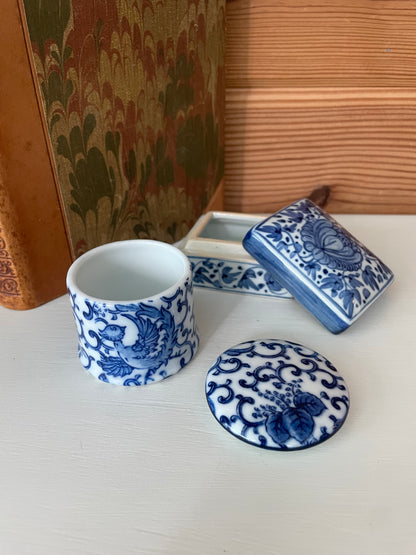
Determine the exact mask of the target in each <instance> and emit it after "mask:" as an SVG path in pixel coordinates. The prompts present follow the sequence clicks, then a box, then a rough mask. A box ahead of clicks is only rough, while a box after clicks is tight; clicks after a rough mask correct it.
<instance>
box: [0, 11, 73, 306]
mask: <svg viewBox="0 0 416 555" xmlns="http://www.w3.org/2000/svg"><path fill="white" fill-rule="evenodd" d="M2 16H3V17H2V18H1V19H0V80H1V82H0V89H1V94H0V305H2V306H4V307H7V308H12V309H18V310H22V309H29V308H34V307H36V306H38V305H40V304H43V303H45V302H47V301H49V300H51V299H53V298H55V297H57V296H59V295H61V294H63V293H65V291H66V286H65V275H66V271H67V269H68V267H69V265H70V263H71V259H72V258H71V253H70V249H69V244H68V240H67V236H66V229H65V220H64V217H63V215H62V212H61V208H60V202H59V197H58V193H57V189H56V183H55V178H54V173H53V169H52V164H51V160H50V156H49V152H48V147H47V140H46V137H45V133H44V129H43V127H42V120H41V115H40V111H39V104H38V101H37V97H36V91H35V88H34V82H33V78H32V72H31V66H30V63H29V58H28V52H27V48H26V40H25V33H24V29H23V26H22V22H21V17H20V12H19V7H18V5H17V3H16V2H6V3H5V4H4V6H2ZM10 45H13V55H12V56H11V55H10Z"/></svg>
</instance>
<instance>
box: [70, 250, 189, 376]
mask: <svg viewBox="0 0 416 555" xmlns="http://www.w3.org/2000/svg"><path fill="white" fill-rule="evenodd" d="M67 287H68V293H69V296H70V300H71V304H72V310H73V314H74V317H75V323H76V327H77V331H78V355H79V358H80V361H81V363H82V365H83V366H84V368H86V369H87V370H88V372H90V373H91V374H92V375H93V376H95V377H96V378H98V379H100V380H102V381H104V382H109V383H113V384H117V385H129V386H130V385H144V384H149V383H154V382H158V381H160V380H163V379H164V378H167V377H169V376H171V375H173V374H175V373H176V372H178V371H179V370H181V369H182V368H183V367H184V366H185V365H186V364H188V363H189V362H190V361H191V360H192V358H193V356H194V355H195V353H196V351H197V349H198V344H199V338H198V331H197V327H196V323H195V317H194V311H193V291H192V274H191V266H190V262H189V260H188V258H187V257H186V256H185V255H184V254H183V253H182V252H181V251H180V250H179V249H177V248H176V247H174V246H172V245H168V244H166V243H162V242H159V241H152V240H143V239H138V240H127V241H118V242H114V243H108V244H106V245H102V246H100V247H97V248H95V249H92V250H90V251H88V252H86V253H85V254H83V255H82V256H81V257H80V258H78V259H77V260H75V262H74V263H73V264H72V266H71V267H70V269H69V271H68V275H67Z"/></svg>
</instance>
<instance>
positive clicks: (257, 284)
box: [189, 256, 292, 298]
mask: <svg viewBox="0 0 416 555" xmlns="http://www.w3.org/2000/svg"><path fill="white" fill-rule="evenodd" d="M189 260H190V261H191V265H192V271H193V280H194V284H195V286H199V287H206V288H208V289H222V290H224V291H231V292H233V293H249V294H252V295H265V296H268V297H282V298H292V295H291V294H290V293H289V292H288V291H287V290H286V289H284V287H282V286H281V285H280V283H278V282H277V281H276V280H275V279H274V278H273V276H272V275H271V274H270V273H269V272H267V271H266V270H265V269H264V268H263V267H262V266H260V264H257V263H256V262H241V261H236V260H228V259H222V258H209V257H203V256H189Z"/></svg>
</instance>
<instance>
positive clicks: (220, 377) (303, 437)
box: [206, 339, 350, 451]
mask: <svg viewBox="0 0 416 555" xmlns="http://www.w3.org/2000/svg"><path fill="white" fill-rule="evenodd" d="M206 396H207V400H208V404H209V407H210V409H211V411H212V413H213V415H214V416H215V418H216V419H217V420H218V422H219V423H220V424H221V425H222V426H223V427H224V428H225V429H226V430H227V431H229V432H230V433H231V434H233V435H234V436H236V437H238V438H239V439H241V440H243V441H246V442H247V443H250V444H252V445H255V446H258V447H264V448H267V449H275V450H282V451H285V450H294V449H304V448H307V447H312V446H313V445H316V444H318V443H321V442H323V441H324V440H326V439H328V438H329V437H331V436H332V435H333V434H334V433H335V432H336V431H337V430H339V428H340V427H341V426H342V424H343V423H344V421H345V419H346V416H347V414H348V409H349V404H350V403H349V393H348V390H347V386H346V384H345V382H344V380H343V378H342V377H341V376H340V375H339V374H338V372H337V370H336V369H335V367H334V366H333V365H332V364H331V363H330V362H329V361H328V360H327V359H326V358H325V357H323V356H322V355H320V354H318V353H317V352H315V351H312V350H310V349H308V348H307V347H303V346H302V345H298V344H297V343H292V342H291V341H285V340H280V339H265V340H253V341H247V342H245V343H240V344H239V345H236V346H234V347H232V348H230V349H228V350H227V351H225V352H224V353H223V354H222V355H221V356H219V357H218V359H217V361H216V363H215V364H214V365H213V366H212V368H211V369H210V370H209V372H208V374H207V378H206Z"/></svg>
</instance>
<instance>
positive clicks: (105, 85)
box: [0, 0, 225, 308]
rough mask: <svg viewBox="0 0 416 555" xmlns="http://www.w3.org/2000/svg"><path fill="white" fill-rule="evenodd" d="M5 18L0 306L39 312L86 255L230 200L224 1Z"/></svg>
mask: <svg viewBox="0 0 416 555" xmlns="http://www.w3.org/2000/svg"><path fill="white" fill-rule="evenodd" d="M3 12H4V17H3V18H2V23H1V25H2V27H4V33H3V35H2V36H1V39H0V40H2V41H3V42H2V48H1V51H2V53H1V54H0V56H1V58H0V64H1V65H0V67H2V69H3V72H2V73H3V78H2V95H0V96H1V97H2V98H1V99H0V112H1V114H0V118H1V119H0V124H1V131H0V191H1V193H0V202H1V204H0V238H1V242H2V244H1V245H0V246H1V247H3V248H2V249H1V253H0V255H4V256H3V257H2V258H1V262H0V280H1V284H2V286H1V285H0V304H2V305H3V306H7V307H9V308H32V307H34V306H38V305H39V304H42V303H43V302H46V301H47V300H49V299H51V298H54V297H55V296H58V295H59V294H62V293H64V292H65V274H66V271H67V269H68V267H69V265H70V263H71V261H72V260H73V259H75V258H76V257H78V256H80V255H81V254H82V253H83V252H86V251H87V250H89V249H91V248H93V247H95V246H98V245H100V244H103V243H107V242H111V241H117V240H122V239H129V238H151V239H156V240H161V241H166V242H170V243H172V242H175V241H178V240H179V239H181V238H182V237H183V236H184V235H185V234H186V233H187V231H188V230H189V229H190V228H191V227H192V225H193V224H194V223H195V221H196V220H197V218H198V217H199V216H200V215H201V213H203V212H204V211H205V210H207V209H213V208H217V209H220V208H222V191H223V173H224V82H225V77H224V73H225V72H224V47H225V37H224V33H225V0H214V1H212V2H194V1H191V0H167V1H165V2H160V1H153V0H148V1H147V2H143V3H142V2H140V3H137V2H136V1H134V0H114V1H113V2H94V3H92V4H91V3H86V2H84V1H83V0H61V1H60V2H56V1H55V0H42V1H40V0H18V1H17V3H16V2H13V1H11V0H9V1H8V2H7V7H5V8H4V10H3ZM16 43H17V46H15V45H16ZM9 44H13V54H14V55H13V57H10V56H9V52H8V49H9V48H8V45H9ZM9 58H10V59H9ZM5 76H7V79H6V77H5ZM6 89H7V90H6ZM5 90H6V94H3V92H4V91H5ZM1 272H2V273H1ZM25 292H26V293H27V294H25Z"/></svg>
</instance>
